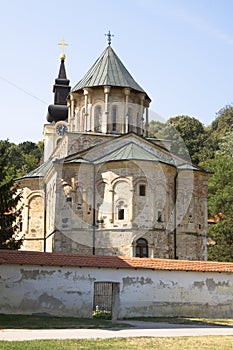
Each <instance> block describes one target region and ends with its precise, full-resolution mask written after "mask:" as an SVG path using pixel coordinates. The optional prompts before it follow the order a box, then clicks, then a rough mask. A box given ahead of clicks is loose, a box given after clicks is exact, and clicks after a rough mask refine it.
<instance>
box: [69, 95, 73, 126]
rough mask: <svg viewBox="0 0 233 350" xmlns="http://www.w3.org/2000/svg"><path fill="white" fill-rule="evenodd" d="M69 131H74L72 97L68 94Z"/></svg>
mask: <svg viewBox="0 0 233 350" xmlns="http://www.w3.org/2000/svg"><path fill="white" fill-rule="evenodd" d="M69 110H70V131H71V132H72V131H74V96H73V95H72V94H70V108H69Z"/></svg>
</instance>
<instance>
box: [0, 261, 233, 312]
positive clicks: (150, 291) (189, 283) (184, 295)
mask: <svg viewBox="0 0 233 350" xmlns="http://www.w3.org/2000/svg"><path fill="white" fill-rule="evenodd" d="M101 281H108V282H114V283H119V302H117V305H119V306H118V317H119V318H122V317H134V316H157V317H159V316H190V317H191V316H192V317H197V316H198V317H204V316H205V317H233V297H232V296H233V274H232V273H218V272H182V271H159V270H148V269H139V270H132V269H110V268H77V267H54V266H53V267H51V266H50V267H49V266H47V267H46V266H26V265H25V266H22V265H1V266H0V291H1V298H0V313H23V314H32V313H45V314H50V315H59V316H78V317H91V316H92V310H93V293H94V282H101ZM115 313H116V312H115Z"/></svg>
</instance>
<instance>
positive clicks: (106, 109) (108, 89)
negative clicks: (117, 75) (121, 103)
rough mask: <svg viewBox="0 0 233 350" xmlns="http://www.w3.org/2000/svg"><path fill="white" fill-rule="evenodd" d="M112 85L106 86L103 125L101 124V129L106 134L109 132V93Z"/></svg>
mask: <svg viewBox="0 0 233 350" xmlns="http://www.w3.org/2000/svg"><path fill="white" fill-rule="evenodd" d="M110 90H111V87H110V86H104V95H105V104H104V113H103V116H102V125H101V130H102V132H103V133H104V134H107V132H108V122H109V118H108V114H109V110H108V100H109V93H110Z"/></svg>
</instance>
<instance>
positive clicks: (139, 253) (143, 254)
mask: <svg viewBox="0 0 233 350" xmlns="http://www.w3.org/2000/svg"><path fill="white" fill-rule="evenodd" d="M136 257H137V258H148V242H147V240H146V239H144V238H139V239H138V240H137V242H136Z"/></svg>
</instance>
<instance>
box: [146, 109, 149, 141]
mask: <svg viewBox="0 0 233 350" xmlns="http://www.w3.org/2000/svg"><path fill="white" fill-rule="evenodd" d="M148 111H149V108H148V107H146V137H148V135H149V132H148V129H149V113H148Z"/></svg>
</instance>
